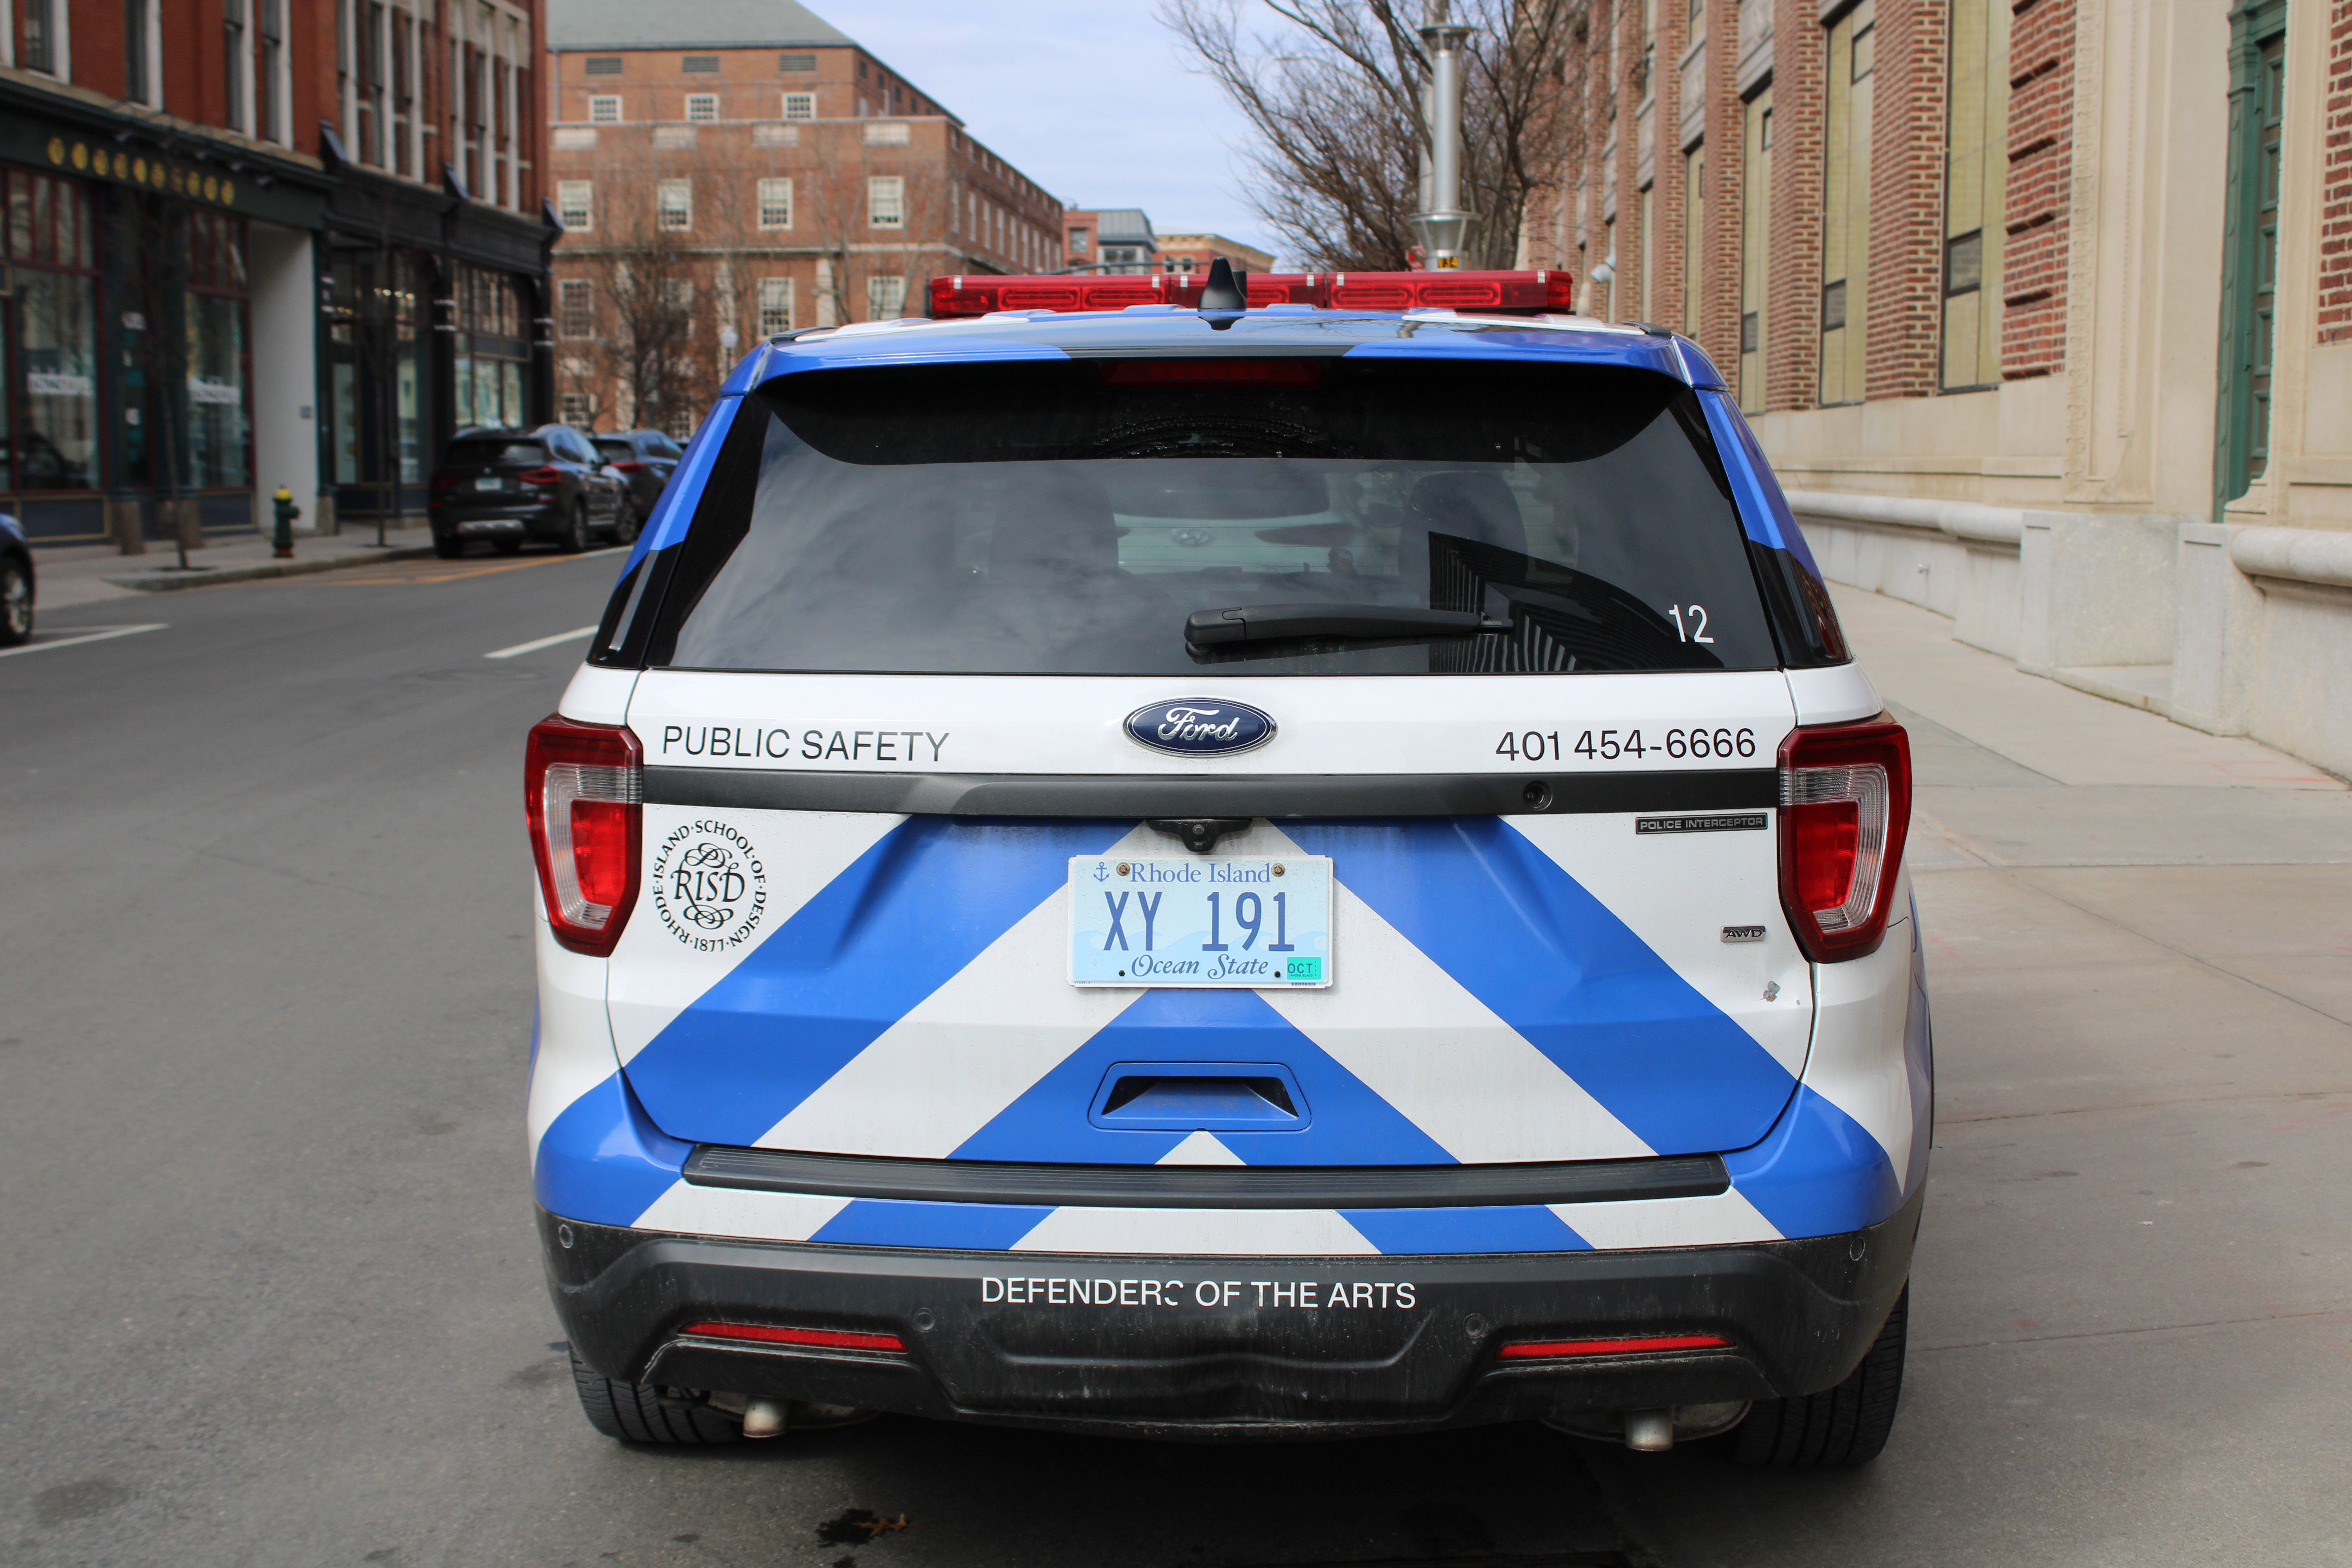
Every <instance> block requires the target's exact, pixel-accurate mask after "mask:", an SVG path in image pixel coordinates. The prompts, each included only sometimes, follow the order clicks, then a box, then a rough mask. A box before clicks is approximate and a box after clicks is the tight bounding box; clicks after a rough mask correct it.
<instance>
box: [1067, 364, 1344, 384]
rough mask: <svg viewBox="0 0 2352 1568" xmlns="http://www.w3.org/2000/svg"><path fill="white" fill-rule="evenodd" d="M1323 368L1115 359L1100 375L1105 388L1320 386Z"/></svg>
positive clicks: (1314, 365)
mask: <svg viewBox="0 0 2352 1568" xmlns="http://www.w3.org/2000/svg"><path fill="white" fill-rule="evenodd" d="M1322 382H1323V366H1322V365H1321V364H1320V363H1318V362H1317V361H1315V360H1311V359H1223V358H1202V359H1118V360H1112V361H1110V362H1109V368H1108V369H1107V370H1106V371H1104V372H1103V384H1104V385H1105V386H1201V385H1204V384H1210V383H1224V384H1233V383H1244V384H1249V385H1252V386H1319V385H1321V384H1322Z"/></svg>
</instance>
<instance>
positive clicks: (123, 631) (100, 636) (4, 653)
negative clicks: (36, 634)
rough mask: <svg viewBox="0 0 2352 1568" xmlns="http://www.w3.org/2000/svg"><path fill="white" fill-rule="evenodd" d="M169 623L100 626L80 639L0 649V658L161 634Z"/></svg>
mask: <svg viewBox="0 0 2352 1568" xmlns="http://www.w3.org/2000/svg"><path fill="white" fill-rule="evenodd" d="M168 624H169V623H168V622H164V621H157V622H156V623H155V624H154V625H153V626H100V627H99V628H98V629H97V630H95V631H90V632H86V633H84V634H83V635H82V636H80V637H63V638H60V639H59V640H58V641H56V642H34V643H26V645H25V646H24V647H11V648H0V658H16V655H18V654H20V653H47V652H48V651H49V650H50V649H52V648H60V647H74V646H75V645H76V644H78V643H86V642H104V641H106V640H107V639H108V638H109V637H133V636H136V635H137V634H138V633H140V632H160V631H162V630H163V628H164V626H167V625H168Z"/></svg>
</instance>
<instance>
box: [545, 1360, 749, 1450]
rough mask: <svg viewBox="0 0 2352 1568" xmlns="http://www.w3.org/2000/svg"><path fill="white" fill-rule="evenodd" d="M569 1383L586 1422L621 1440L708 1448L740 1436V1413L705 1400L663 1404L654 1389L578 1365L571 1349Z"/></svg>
mask: <svg viewBox="0 0 2352 1568" xmlns="http://www.w3.org/2000/svg"><path fill="white" fill-rule="evenodd" d="M572 1387H573V1389H575V1390H576V1391H577V1392H578V1393H579V1394H580V1408H581V1411H582V1413H583V1414H584V1415H586V1416H587V1417H588V1425H589V1426H593V1427H594V1428H596V1430H597V1431H599V1432H602V1433H603V1434H604V1436H607V1437H613V1438H616V1439H618V1440H619V1441H621V1442H624V1443H658V1444H663V1445H666V1446H668V1447H710V1446H712V1445H714V1444H719V1443H740V1442H741V1441H742V1440H743V1423H742V1420H741V1419H740V1417H738V1416H733V1415H728V1414H727V1413H726V1412H725V1411H723V1410H713V1409H711V1408H709V1406H708V1405H665V1404H663V1403H662V1401H661V1394H662V1391H661V1390H660V1389H658V1388H656V1387H653V1386H652V1385H651V1384H643V1383H619V1382H615V1381H614V1379H612V1378H609V1377H600V1376H598V1375H597V1374H596V1373H593V1372H591V1371H590V1370H589V1369H588V1368H587V1367H585V1366H583V1364H581V1361H580V1357H579V1355H578V1353H577V1352H574V1353H573V1355H572Z"/></svg>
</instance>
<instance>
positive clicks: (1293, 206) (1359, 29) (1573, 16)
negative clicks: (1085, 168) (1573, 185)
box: [1160, 0, 1589, 271]
mask: <svg viewBox="0 0 2352 1568" xmlns="http://www.w3.org/2000/svg"><path fill="white" fill-rule="evenodd" d="M1259 4H1260V5H1263V7H1264V9H1265V12H1266V13H1268V14H1269V15H1270V16H1271V18H1272V19H1274V20H1275V21H1276V23H1277V24H1278V26H1277V28H1276V30H1275V31H1273V32H1261V31H1256V30H1253V29H1252V28H1251V27H1249V26H1247V25H1246V22H1245V17H1246V16H1254V15H1255V8H1254V7H1249V6H1247V5H1246V0H1160V21H1161V22H1162V23H1163V24H1164V25H1166V26H1169V27H1170V28H1171V29H1173V30H1174V31H1175V33H1176V34H1177V36H1178V37H1181V39H1182V40H1183V42H1184V44H1185V47H1187V48H1189V49H1190V50H1191V51H1192V53H1193V54H1194V55H1196V56H1197V57H1199V59H1200V62H1201V68H1202V70H1203V71H1204V72H1205V73H1206V74H1207V75H1208V76H1209V77H1210V78H1211V79H1213V80H1214V81H1215V82H1216V83H1217V85H1218V86H1219V87H1220V88H1221V89H1223V91H1224V94H1225V96H1226V97H1227V98H1228V99H1230V100H1232V102H1233V104H1234V107H1235V108H1236V109H1238V110H1241V112H1242V115H1243V117H1244V119H1245V120H1246V121H1248V122H1249V125H1250V128H1251V130H1252V131H1253V132H1255V142H1254V144H1253V145H1251V146H1250V147H1249V148H1247V149H1246V150H1245V151H1244V153H1243V156H1244V159H1245V160H1246V163H1247V166H1248V169H1249V177H1248V190H1249V195H1250V197H1251V201H1252V205H1255V207H1256V208H1257V211H1258V213H1259V214H1260V216H1263V217H1264V218H1265V220H1266V222H1267V223H1268V224H1270V225H1271V226H1273V227H1274V229H1275V231H1276V233H1278V234H1279V235H1281V236H1282V237H1283V240H1284V241H1285V243H1284V246H1283V248H1284V249H1285V250H1286V251H1288V252H1290V253H1291V254H1293V255H1296V256H1297V257H1299V258H1300V259H1302V260H1303V261H1304V262H1305V263H1306V265H1307V267H1309V268H1314V269H1316V270H1318V271H1321V270H1332V271H1341V270H1356V269H1363V270H1379V269H1384V268H1402V267H1404V266H1407V265H1409V263H1410V255H1411V252H1412V248H1413V247H1415V246H1416V245H1417V244H1419V240H1418V239H1417V238H1416V237H1415V236H1414V234H1413V231H1412V224H1411V221H1410V220H1411V217H1412V214H1413V212H1414V211H1415V210H1417V209H1418V208H1419V207H1420V205H1421V200H1420V190H1419V183H1420V182H1419V171H1420V168H1421V165H1422V160H1423V157H1424V155H1425V154H1426V153H1427V151H1428V147H1429V138H1428V131H1427V128H1426V125H1425V123H1424V117H1423V113H1422V98H1423V87H1424V86H1425V85H1426V83H1427V81H1428V79H1429V66H1428V62H1427V60H1426V59H1425V58H1424V57H1423V50H1422V46H1421V39H1420V37H1419V32H1418V28H1419V26H1420V22H1421V20H1422V18H1421V16H1419V15H1417V13H1418V12H1419V11H1420V10H1421V8H1422V7H1421V5H1420V4H1419V3H1417V0H1259ZM1588 4H1589V0H1454V3H1453V5H1452V7H1451V17H1450V19H1451V20H1452V21H1453V22H1454V23H1455V24H1457V25H1459V26H1467V27H1468V28H1470V30H1471V32H1470V41H1469V46H1468V49H1467V53H1466V58H1465V68H1464V72H1463V110H1462V125H1463V135H1462V141H1463V146H1462V195H1463V201H1464V205H1466V206H1468V207H1469V208H1470V209H1471V210H1473V211H1474V212H1475V213H1476V214H1477V215H1478V216H1477V219H1476V221H1475V222H1474V223H1473V224H1472V225H1471V226H1470V231H1469V234H1468V236H1467V237H1466V238H1465V247H1464V249H1465V255H1464V258H1463V259H1464V263H1465V265H1466V266H1471V267H1508V266H1510V265H1512V263H1513V262H1514V261H1515V260H1516V259H1517V255H1518V251H1519V231H1520V227H1521V226H1522V224H1523V223H1524V221H1525V220H1526V217H1527V214H1528V206H1529V205H1530V203H1531V202H1532V201H1535V200H1537V199H1538V198H1540V197H1541V196H1543V195H1546V194H1548V193H1549V192H1551V191H1552V190H1554V189H1556V188H1557V187H1558V185H1559V178H1560V169H1561V167H1562V156H1563V154H1564V153H1565V151H1566V146H1567V142H1568V133H1569V115H1568V113H1567V108H1568V106H1567V104H1566V102H1565V95H1566V91H1567V86H1566V82H1565V75H1564V73H1565V66H1566V62H1567V58H1568V53H1569V46H1570V42H1571V41H1572V40H1573V38H1574V37H1576V36H1577V35H1578V33H1579V31H1580V29H1582V28H1583V27H1584V26H1585V25H1586V22H1585V13H1586V8H1587V5H1588ZM1441 9H1443V7H1441Z"/></svg>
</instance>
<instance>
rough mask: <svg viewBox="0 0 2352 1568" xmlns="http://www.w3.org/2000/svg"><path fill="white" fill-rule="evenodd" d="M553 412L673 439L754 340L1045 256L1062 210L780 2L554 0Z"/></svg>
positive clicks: (877, 66)
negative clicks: (556, 408) (559, 236)
mask: <svg viewBox="0 0 2352 1568" xmlns="http://www.w3.org/2000/svg"><path fill="white" fill-rule="evenodd" d="M549 26H550V34H551V41H550V51H551V70H550V72H549V88H550V100H549V116H550V118H551V120H552V121H553V122H554V125H553V131H552V133H551V152H550V161H551V170H552V173H551V181H552V184H551V189H552V191H553V192H554V195H555V206H556V211H557V214H558V216H559V218H560V219H561V221H562V225H563V228H564V231H565V232H564V237H563V241H562V245H561V246H560V247H558V249H557V251H556V253H555V276H556V279H557V281H556V294H557V310H556V336H557V392H558V401H559V405H560V407H561V409H562V414H563V416H564V417H565V418H566V419H568V420H571V421H572V422H574V423H576V424H579V425H582V426H595V427H600V428H604V429H614V428H628V427H633V426H656V427H662V428H667V429H668V430H669V431H670V432H671V433H672V434H674V435H678V436H683V435H684V434H685V433H686V431H687V430H688V428H689V427H690V426H691V423H692V421H693V420H694V418H695V417H696V416H698V414H699V413H700V411H701V410H702V409H703V408H704V407H705V406H706V405H708V403H709V394H710V390H711V388H712V386H714V385H715V384H716V383H717V378H718V376H719V374H723V370H722V368H721V367H722V366H723V365H725V364H727V363H731V361H732V358H733V357H734V355H735V354H737V353H740V352H741V350H742V349H743V348H744V347H746V346H748V345H749V343H750V342H751V341H752V339H753V338H754V336H755V335H766V334H771V333H774V332H779V331H789V330H791V329H793V328H797V327H813V326H833V325H835V324H838V323H844V322H849V321H877V320H888V319H890V318H892V317H896V316H902V315H919V314H920V313H921V312H922V310H923V309H924V300H925V297H926V296H925V288H926V285H927V284H928V282H929V279H930V278H931V277H932V276H933V275H935V274H940V273H960V272H1016V271H1017V272H1039V271H1047V270H1051V269H1052V268H1055V267H1057V266H1060V265H1061V264H1062V263H1061V261H1060V259H1059V257H1060V246H1061V232H1062V208H1061V204H1060V203H1058V202H1057V201H1055V199H1054V198H1053V197H1051V196H1049V195H1046V193H1045V191H1044V189H1042V188H1041V187H1040V186H1039V185H1038V184H1036V182H1035V181H1034V180H1031V179H1030V178H1028V177H1027V176H1026V175H1024V174H1022V173H1021V172H1020V171H1019V170H1017V169H1014V168H1013V167H1012V166H1011V165H1010V164H1008V163H1005V161H1004V160H1003V158H1001V157H998V156H997V155H996V154H995V153H992V152H991V151H990V150H989V149H988V148H987V147H985V146H983V145H982V143H981V142H978V141H977V140H975V139H974V138H973V137H972V136H971V134H970V132H967V131H966V130H965V129H964V127H963V124H962V122H961V121H959V120H957V119H956V118H955V117H954V116H953V115H951V114H950V113H949V112H948V111H947V110H945V109H943V108H941V107H940V105H939V103H938V102H936V101H935V100H932V99H931V98H930V97H929V95H927V94H925V93H924V92H922V91H921V90H920V89H918V88H916V87H915V86H914V85H913V84H911V83H909V82H908V81H907V80H906V79H904V78H903V77H901V76H899V75H898V73H897V72H896V71H894V70H892V69H891V68H890V67H889V66H888V65H887V64H886V63H885V62H884V61H882V60H880V59H877V58H875V57H874V56H873V55H872V54H870V53H868V52H867V51H866V50H865V49H864V48H861V47H859V46H858V45H857V43H856V41H855V40H854V39H852V38H850V37H847V36H846V35H845V34H844V33H842V32H840V31H839V30H837V29H836V28H835V27H834V26H831V25H830V24H828V23H826V22H825V21H824V20H823V19H822V18H821V17H818V16H815V15H814V14H812V13H811V12H809V11H807V10H804V9H803V8H802V7H801V6H799V5H793V4H791V3H790V0H684V3H681V4H678V5H670V6H667V7H664V8H649V7H647V6H645V5H640V4H636V3H635V0H550V5H549Z"/></svg>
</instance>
